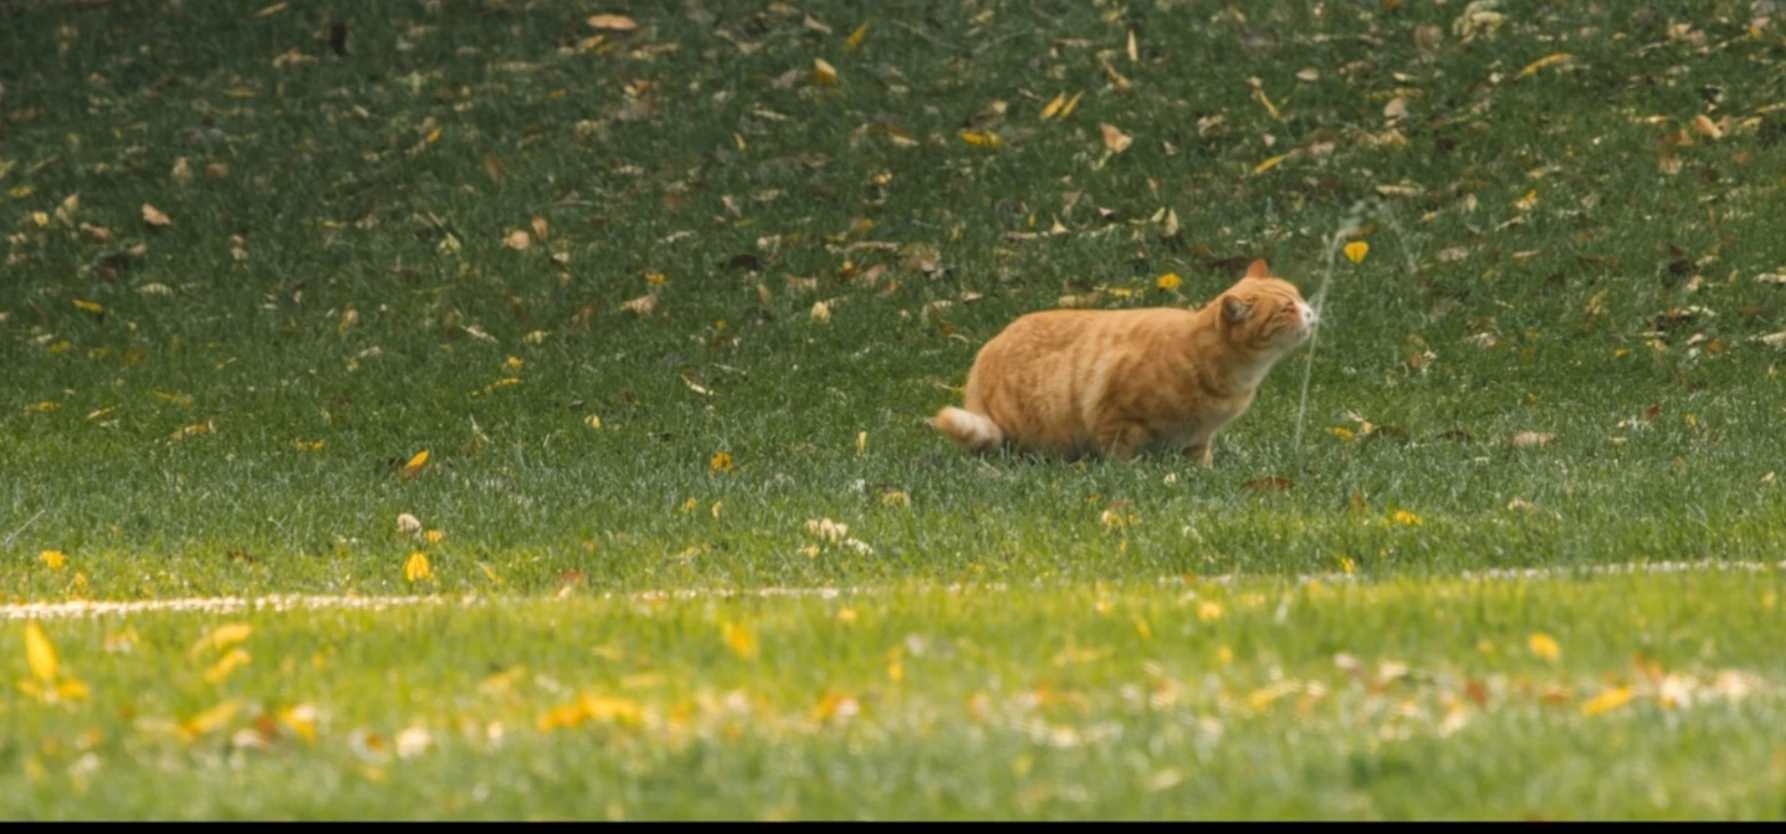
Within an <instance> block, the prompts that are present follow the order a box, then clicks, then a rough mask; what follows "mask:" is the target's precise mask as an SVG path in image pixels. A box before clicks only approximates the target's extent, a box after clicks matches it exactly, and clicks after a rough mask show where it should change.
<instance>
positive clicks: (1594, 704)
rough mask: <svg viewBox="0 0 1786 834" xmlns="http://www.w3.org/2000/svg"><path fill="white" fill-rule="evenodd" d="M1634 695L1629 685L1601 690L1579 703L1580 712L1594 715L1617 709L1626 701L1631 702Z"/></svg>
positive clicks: (1626, 702)
mask: <svg viewBox="0 0 1786 834" xmlns="http://www.w3.org/2000/svg"><path fill="white" fill-rule="evenodd" d="M1634 697H1636V693H1634V692H1632V691H1631V687H1629V686H1621V687H1619V688H1617V689H1608V690H1606V691H1605V692H1602V693H1600V694H1598V695H1595V696H1594V697H1592V698H1589V699H1588V700H1587V701H1586V702H1585V703H1583V704H1582V705H1581V714H1582V715H1586V716H1595V715H1599V714H1601V713H1604V712H1611V711H1613V710H1615V709H1618V708H1619V707H1622V706H1624V705H1626V704H1628V703H1631V699H1632V698H1634Z"/></svg>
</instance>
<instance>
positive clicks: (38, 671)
mask: <svg viewBox="0 0 1786 834" xmlns="http://www.w3.org/2000/svg"><path fill="white" fill-rule="evenodd" d="M25 663H26V664H28V665H30V667H31V674H32V676H34V677H36V678H37V679H38V680H39V681H42V682H44V683H49V682H50V681H53V680H55V679H56V665H57V664H56V647H55V646H52V645H50V638H49V636H48V635H45V634H44V633H43V627H41V626H39V625H38V624H37V621H36V620H32V621H30V622H28V623H25Z"/></svg>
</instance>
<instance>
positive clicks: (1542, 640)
mask: <svg viewBox="0 0 1786 834" xmlns="http://www.w3.org/2000/svg"><path fill="white" fill-rule="evenodd" d="M1526 645H1528V646H1530V647H1531V649H1532V654H1535V655H1537V656H1539V657H1542V658H1544V659H1545V660H1549V661H1552V662H1554V661H1556V660H1557V659H1558V658H1561V657H1562V656H1563V650H1562V649H1561V648H1559V647H1558V646H1557V641H1556V640H1555V639H1553V638H1551V636H1550V635H1548V634H1544V633H1542V632H1540V633H1537V634H1533V635H1532V636H1531V637H1530V638H1528V639H1527V640H1526Z"/></svg>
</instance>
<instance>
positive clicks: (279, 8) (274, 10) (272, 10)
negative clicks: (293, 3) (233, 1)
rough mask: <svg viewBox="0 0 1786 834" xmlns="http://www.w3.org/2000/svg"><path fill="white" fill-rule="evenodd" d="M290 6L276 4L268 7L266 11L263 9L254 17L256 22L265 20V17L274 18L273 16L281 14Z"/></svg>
mask: <svg viewBox="0 0 1786 834" xmlns="http://www.w3.org/2000/svg"><path fill="white" fill-rule="evenodd" d="M288 5H290V4H289V3H274V4H273V5H271V6H268V7H266V8H264V9H261V10H260V11H258V12H255V13H254V17H255V19H256V20H258V19H260V18H263V17H272V16H273V15H276V14H278V13H280V12H283V11H285V7H286V6H288Z"/></svg>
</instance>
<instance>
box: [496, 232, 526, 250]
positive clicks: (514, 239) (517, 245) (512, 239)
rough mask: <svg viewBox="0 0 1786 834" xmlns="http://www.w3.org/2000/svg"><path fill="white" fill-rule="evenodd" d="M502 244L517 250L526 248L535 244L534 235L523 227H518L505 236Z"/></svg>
mask: <svg viewBox="0 0 1786 834" xmlns="http://www.w3.org/2000/svg"><path fill="white" fill-rule="evenodd" d="M502 245H504V246H507V247H508V248H510V249H514V250H517V251H519V250H522V249H526V248H527V247H529V246H532V245H533V236H532V235H530V234H528V233H527V232H526V231H524V230H522V229H516V230H514V231H512V232H509V233H508V235H507V236H505V237H503V239H502Z"/></svg>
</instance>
